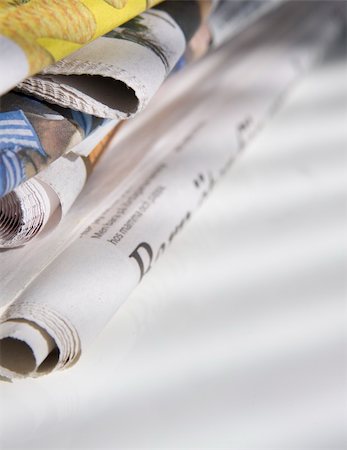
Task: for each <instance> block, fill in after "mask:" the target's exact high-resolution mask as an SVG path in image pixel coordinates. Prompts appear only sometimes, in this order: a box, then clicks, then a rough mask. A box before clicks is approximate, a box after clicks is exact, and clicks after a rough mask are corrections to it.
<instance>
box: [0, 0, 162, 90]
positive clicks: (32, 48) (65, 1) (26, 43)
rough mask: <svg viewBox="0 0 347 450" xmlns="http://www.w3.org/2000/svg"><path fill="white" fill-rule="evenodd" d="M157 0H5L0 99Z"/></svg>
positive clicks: (0, 13) (0, 11)
mask: <svg viewBox="0 0 347 450" xmlns="http://www.w3.org/2000/svg"><path fill="white" fill-rule="evenodd" d="M159 1H160V0H1V1H0V67H1V70H0V95H1V94H4V93H5V92H7V91H8V90H10V89H11V88H13V87H14V86H15V85H16V84H17V83H19V82H20V81H22V80H23V79H24V78H25V77H27V76H29V75H32V74H34V73H37V72H39V71H40V70H42V69H43V68H44V67H46V66H48V65H49V64H52V63H53V62H54V61H59V60H60V59H62V58H63V57H65V56H67V55H69V54H70V53H72V52H74V51H76V50H78V49H79V48H81V47H82V46H83V45H85V44H87V43H88V42H90V41H92V40H94V39H95V38H97V37H99V36H102V35H103V34H105V33H108V32H109V31H111V30H112V29H114V28H115V27H117V26H119V25H121V24H122V23H124V22H127V21H128V20H130V19H131V18H133V17H135V16H137V15H138V14H140V13H141V12H142V11H144V10H145V9H147V8H150V7H151V6H153V5H155V4H156V3H158V2H159ZM4 67H6V70H3V68H4Z"/></svg>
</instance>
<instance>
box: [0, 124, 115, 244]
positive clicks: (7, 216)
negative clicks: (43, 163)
mask: <svg viewBox="0 0 347 450" xmlns="http://www.w3.org/2000/svg"><path fill="white" fill-rule="evenodd" d="M115 132H116V128H115V127H114V128H113V129H112V130H111V131H110V132H108V134H106V136H104V137H103V139H102V140H101V141H100V142H99V143H98V145H97V146H96V147H94V146H93V148H92V149H90V148H89V152H87V149H88V145H85V149H84V153H85V155H86V156H85V157H82V156H78V155H76V154H75V153H74V152H70V153H68V154H67V155H66V156H62V157H61V158H59V159H57V160H56V161H55V162H54V163H53V164H51V165H50V166H49V167H47V169H46V170H44V171H42V172H41V173H40V174H38V175H37V176H36V177H34V178H32V179H31V180H29V181H26V182H25V183H23V184H21V185H20V186H19V187H18V188H17V189H15V190H14V191H12V192H10V193H9V194H7V195H5V197H2V198H0V248H13V247H18V246H21V245H24V244H26V243H28V242H29V241H31V240H32V239H33V238H34V237H36V236H39V235H40V236H42V235H47V233H49V232H51V231H52V230H53V229H54V228H55V227H56V226H57V225H58V224H59V223H60V221H61V219H62V218H63V217H64V216H65V214H66V213H67V212H68V211H69V210H70V208H71V206H72V205H73V203H74V202H75V201H76V199H77V197H78V196H79V194H80V193H81V191H82V189H83V187H84V185H85V183H86V181H87V177H88V175H89V173H90V172H91V171H92V170H93V167H94V166H95V164H96V162H97V161H98V160H99V158H100V157H101V155H102V153H103V152H104V151H105V149H106V147H107V145H108V143H109V142H110V140H111V139H112V138H113V136H114V134H115ZM42 232H44V233H42Z"/></svg>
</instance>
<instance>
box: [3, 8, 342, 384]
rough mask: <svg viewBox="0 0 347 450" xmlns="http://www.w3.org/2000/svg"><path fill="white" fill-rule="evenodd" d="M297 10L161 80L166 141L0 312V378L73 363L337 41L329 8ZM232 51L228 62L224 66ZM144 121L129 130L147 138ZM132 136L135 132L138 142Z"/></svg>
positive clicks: (160, 138)
mask: <svg viewBox="0 0 347 450" xmlns="http://www.w3.org/2000/svg"><path fill="white" fill-rule="evenodd" d="M299 5H300V4H295V5H293V4H291V2H289V4H287V5H285V6H284V7H283V8H281V9H280V10H279V11H278V12H276V13H274V14H271V15H270V16H269V17H267V18H266V19H264V20H263V21H262V22H261V23H259V25H258V26H257V27H256V29H253V30H252V33H251V39H250V37H249V36H247V35H245V36H244V37H243V38H242V39H240V42H239V45H238V46H236V44H234V45H231V46H224V47H223V48H221V49H220V50H219V51H217V52H216V53H212V54H211V55H210V56H209V57H208V58H206V59H205V60H204V61H202V62H201V64H200V65H196V66H195V67H193V68H192V70H191V72H190V78H189V84H188V86H185V87H184V88H182V89H179V85H173V84H172V85H171V87H172V88H173V87H175V94H176V100H175V104H174V106H175V114H172V113H170V112H169V110H168V109H167V106H168V105H166V109H165V108H162V109H160V107H159V109H158V111H157V112H156V114H154V117H158V116H159V117H161V119H162V120H164V121H165V117H169V119H170V120H169V121H168V123H167V125H169V124H170V125H171V126H170V138H168V136H167V135H165V133H163V134H160V133H158V135H157V136H156V140H155V144H154V145H153V148H152V151H151V152H150V153H149V154H148V155H147V156H146V158H145V159H144V160H143V161H142V163H141V164H139V166H138V167H137V169H136V170H135V171H134V172H133V173H132V176H131V177H129V179H128V180H127V182H126V183H124V184H123V185H122V188H120V187H119V186H118V188H117V189H116V192H115V193H116V194H117V199H116V200H115V201H113V202H110V203H109V204H108V206H107V208H106V209H105V210H104V212H103V213H102V214H99V215H97V216H96V217H95V218H94V220H93V221H91V222H90V223H89V224H86V225H88V226H87V227H86V228H85V229H84V231H83V232H82V233H81V235H80V237H79V238H77V239H76V240H74V241H73V242H72V244H71V245H69V246H68V247H67V248H66V249H65V250H63V251H62V252H61V253H60V254H59V255H58V256H57V257H56V258H53V260H52V261H51V263H50V264H48V265H45V266H44V267H43V268H42V270H41V271H39V272H38V273H36V276H34V277H32V281H31V282H30V283H29V284H28V285H27V286H26V288H25V289H24V290H23V289H21V290H19V291H18V292H17V294H16V295H15V296H14V297H15V299H14V301H13V303H11V304H10V306H9V307H8V308H7V310H6V311H5V312H4V314H3V316H2V319H1V321H2V324H1V326H0V336H1V339H0V347H1V374H2V375H3V376H4V377H8V378H15V377H25V376H39V375H42V374H44V373H48V372H50V371H52V370H55V369H62V368H66V367H69V366H71V365H72V364H74V363H75V362H76V361H77V360H78V358H79V357H80V355H81V353H82V352H83V351H84V350H85V349H86V348H87V347H88V345H89V342H90V341H91V340H92V339H94V338H95V337H96V336H97V334H98V333H99V332H100V331H101V330H102V328H103V327H104V325H105V324H106V323H107V321H108V320H109V319H110V318H111V317H112V315H113V314H114V313H115V311H116V310H117V309H118V308H119V307H120V305H121V304H122V303H123V301H124V300H125V299H126V297H127V296H128V294H129V293H130V291H131V290H132V289H133V288H134V287H135V286H136V285H137V284H138V282H139V281H140V280H141V279H142V277H143V276H144V275H145V274H146V273H147V272H148V271H149V270H150V269H151V267H152V266H153V265H154V263H155V262H156V261H157V259H158V258H159V257H160V255H161V254H162V252H163V251H165V250H166V249H167V248H168V247H169V246H170V245H171V244H172V242H173V240H174V239H175V238H176V236H177V234H178V233H179V232H180V230H181V229H182V228H183V227H184V226H185V224H186V223H187V222H188V221H189V220H190V218H191V216H192V214H193V213H194V211H195V210H196V209H197V208H198V207H199V206H200V205H201V203H202V202H203V201H204V199H205V197H206V196H207V195H208V193H209V192H210V191H211V189H212V188H213V186H214V183H215V182H216V181H217V180H218V178H219V177H220V176H221V175H222V174H223V173H224V171H225V170H226V169H227V168H228V167H229V165H230V163H231V162H232V161H233V159H234V158H235V156H236V155H237V153H238V151H239V150H240V149H241V148H242V147H243V146H244V145H245V143H247V142H248V140H249V139H250V137H251V136H253V134H254V133H255V131H256V130H257V129H259V126H260V125H261V124H262V123H263V122H264V120H265V119H266V118H267V116H268V115H269V114H270V113H272V112H273V110H274V107H275V106H278V103H279V102H278V100H279V98H281V97H282V95H283V92H284V91H285V90H286V89H287V88H288V86H290V85H291V84H292V82H293V81H294V80H296V79H297V78H298V76H299V75H300V73H302V71H303V70H305V69H307V68H308V67H309V66H310V65H311V64H312V63H313V62H314V61H315V60H316V59H317V58H318V57H319V56H320V55H321V54H322V52H323V51H324V50H326V49H327V48H328V46H329V45H330V44H331V43H332V41H334V40H335V39H336V37H337V35H338V33H339V31H340V25H341V17H339V16H338V15H337V14H335V12H334V10H333V8H332V7H331V4H330V6H329V4H325V5H324V6H321V7H319V8H317V6H316V5H309V4H303V6H302V7H301V6H299ZM268 30H271V38H272V42H273V44H272V45H271V46H270V47H269V42H268V41H267V39H266V36H268ZM262 42H266V45H265V46H264V45H262ZM245 44H247V52H246V53H244V52H243V50H244V46H245ZM251 44H252V45H251ZM241 56H242V57H241ZM235 57H236V60H235V61H238V64H235V65H230V64H229V61H230V59H231V58H235ZM254 67H257V71H256V73H255V71H254V70H252V69H253V68H254ZM212 74H213V76H212ZM186 76H187V75H186ZM182 81H183V78H182ZM233 85H235V86H237V88H235V89H234V90H233V89H232V88H231V86H233ZM192 86H194V92H192ZM269 87H271V89H269ZM206 92H213V96H206ZM247 92H248V93H249V94H247ZM254 92H256V93H257V94H256V95H254ZM252 93H253V94H252ZM236 94H237V95H236ZM231 105H232V108H231ZM184 111H185V112H187V111H189V114H187V115H186V116H185V115H184V114H183V112H184ZM177 117H181V120H179V121H177ZM170 121H171V122H170ZM153 126H155V123H153ZM146 127H148V124H146V123H145V126H144V127H143V129H142V130H141V129H138V130H137V131H138V132H139V131H140V132H141V131H143V132H144V134H143V136H145V132H146V130H147V128H146ZM142 141H143V137H142V138H141V134H138V145H139V146H140V147H141V145H142ZM127 142H128V143H129V144H130V143H133V140H132V139H131V136H128V140H127V139H124V140H123V141H122V143H121V144H122V145H126V144H127ZM5 256H6V255H5ZM5 259H6V258H5V257H4V259H3V261H5ZM66 286H68V287H69V288H68V290H67V289H66ZM5 290H6V289H4V291H5Z"/></svg>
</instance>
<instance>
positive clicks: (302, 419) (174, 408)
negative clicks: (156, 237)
mask: <svg viewBox="0 0 347 450" xmlns="http://www.w3.org/2000/svg"><path fill="white" fill-rule="evenodd" d="M346 75H347V73H346V52H345V51H344V53H343V54H342V52H341V51H340V53H339V57H337V56H336V55H335V56H334V55H330V57H329V58H328V59H327V60H326V61H325V62H324V63H323V64H320V66H319V67H318V68H317V69H315V70H314V71H312V72H311V73H310V74H309V75H307V76H306V77H305V78H304V79H303V80H302V81H301V82H300V83H299V84H298V85H297V86H296V87H295V88H294V89H293V90H292V91H291V93H290V95H289V96H288V97H287V99H286V101H285V104H284V106H283V107H282V109H281V111H280V112H279V113H277V115H276V117H275V118H273V119H272V120H271V121H270V122H269V123H268V124H267V126H266V128H265V129H264V130H262V131H261V132H260V134H259V135H258V136H257V137H256V138H255V140H254V141H253V143H252V144H251V145H250V146H248V148H247V149H246V152H245V153H244V154H243V155H242V156H241V157H240V159H239V160H238V161H237V162H236V163H235V165H234V166H233V167H232V168H231V170H230V171H229V172H228V174H227V175H226V176H225V177H224V179H222V180H221V182H220V183H219V184H218V185H217V186H216V188H215V190H214V192H213V193H212V194H211V196H210V197H209V199H208V200H207V201H206V202H205V204H204V205H203V206H202V208H201V210H200V211H199V212H198V213H197V214H196V215H195V216H194V217H193V219H192V221H191V222H190V223H189V224H188V225H187V227H186V228H185V230H184V231H183V232H182V234H181V235H180V236H179V237H177V238H176V241H175V242H174V243H173V245H172V247H171V248H170V250H169V251H168V252H167V253H166V254H165V255H164V256H163V257H162V258H161V260H160V262H159V263H158V264H157V265H156V266H155V268H154V269H153V270H152V271H151V273H149V274H148V275H147V277H146V278H145V279H144V280H143V282H142V283H141V285H140V286H139V287H138V288H137V289H136V290H135V291H134V293H133V294H132V296H131V297H130V298H129V299H128V301H127V302H126V304H125V305H124V306H123V307H122V308H121V310H120V311H119V313H118V314H117V315H116V317H114V319H113V320H112V321H111V323H109V325H108V327H107V328H106V329H105V330H104V332H103V333H102V334H101V335H100V337H99V338H98V340H97V341H96V342H95V343H94V346H93V347H92V348H91V349H90V350H89V351H87V352H85V353H84V356H83V357H82V359H81V361H80V362H79V363H78V364H77V365H76V366H75V367H73V368H71V369H69V370H66V371H64V372H61V373H54V374H52V375H50V376H47V377H44V378H41V379H37V380H24V381H20V382H16V383H13V384H10V383H3V384H2V385H1V387H0V389H1V391H0V400H1V406H0V414H1V417H0V423H1V425H0V426H1V429H0V435H1V448H3V449H7V448H32V449H40V448H44V449H67V448H81V449H82V448H83V449H87V448H91V449H101V448H112V449H116V448H117V449H125V448H136V449H142V448H151V449H154V448H159V449H173V448H179V449H183V448H185V449H187V448H195V449H203V448H210V449H246V448H247V449H276V450H279V449H318V448H319V449H321V448H324V449H329V450H333V449H345V448H347V432H346V429H347V423H346V422H347V378H346V375H347V370H346V369H347V360H346V356H347V355H346V353H347V347H346V337H347V336H346V333H347V332H346V329H347V327H346V320H347V310H346V269H347V259H346V247H347V245H346V244H347V242H346V215H347V214H346V179H347V177H346V175H347V173H346V144H347V128H346V119H347V88H346V79H347V77H346Z"/></svg>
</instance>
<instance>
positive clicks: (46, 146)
mask: <svg viewBox="0 0 347 450" xmlns="http://www.w3.org/2000/svg"><path fill="white" fill-rule="evenodd" d="M103 124H105V120H104V119H100V118H98V117H94V116H90V115H88V114H83V113H80V112H78V111H72V110H70V109H66V108H60V107H59V106H54V105H48V104H46V103H45V102H41V101H37V100H36V99H34V98H32V97H29V96H26V95H22V94H17V93H9V94H6V95H4V96H3V97H2V99H1V107H0V197H2V196H4V195H5V194H7V193H8V192H10V191H11V190H13V189H14V188H16V187H17V186H19V185H20V184H21V183H22V182H24V181H26V180H28V179H29V178H31V177H32V176H34V175H36V174H37V173H38V172H40V171H41V170H42V169H44V168H45V167H46V166H47V165H48V164H50V163H51V162H53V161H54V160H56V159H57V158H59V157H60V156H61V155H63V154H64V153H66V152H67V151H68V150H69V149H70V148H72V147H73V146H74V145H76V144H78V143H80V142H81V141H82V140H83V139H84V138H86V137H87V136H88V135H89V134H90V133H92V132H93V131H94V130H95V129H96V128H98V127H99V126H101V125H103Z"/></svg>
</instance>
